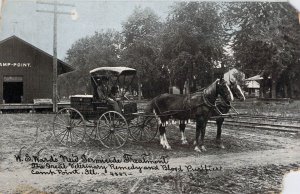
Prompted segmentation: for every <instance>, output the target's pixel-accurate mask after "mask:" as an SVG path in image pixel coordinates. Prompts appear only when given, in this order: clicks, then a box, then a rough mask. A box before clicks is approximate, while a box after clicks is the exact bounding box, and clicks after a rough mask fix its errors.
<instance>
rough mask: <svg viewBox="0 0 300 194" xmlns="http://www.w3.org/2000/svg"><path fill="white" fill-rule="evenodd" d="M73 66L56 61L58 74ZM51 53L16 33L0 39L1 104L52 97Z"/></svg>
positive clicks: (28, 101)
mask: <svg viewBox="0 0 300 194" xmlns="http://www.w3.org/2000/svg"><path fill="white" fill-rule="evenodd" d="M73 70H74V69H73V68H72V67H71V66H70V65H68V64H66V63H65V62H63V61H61V60H59V59H58V60H57V74H58V75H61V74H64V73H67V72H70V71H73ZM52 77H53V56H51V55H49V54H48V53H46V52H44V51H42V50H41V49H39V48H37V47H35V46H33V45H31V44H29V43H28V42H26V41H24V40H22V39H21V38H18V37H17V36H12V37H9V38H7V39H5V40H2V41H0V104H10V103H33V101H34V99H52V96H53V95H52V94H53V82H52V80H53V79H52Z"/></svg>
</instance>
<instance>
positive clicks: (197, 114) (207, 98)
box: [53, 67, 245, 151]
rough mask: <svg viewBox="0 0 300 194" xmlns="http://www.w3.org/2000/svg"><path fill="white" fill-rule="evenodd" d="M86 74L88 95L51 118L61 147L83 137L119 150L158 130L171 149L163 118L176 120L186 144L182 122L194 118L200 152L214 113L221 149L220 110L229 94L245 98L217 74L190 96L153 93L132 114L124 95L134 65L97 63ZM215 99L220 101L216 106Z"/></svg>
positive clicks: (226, 107) (132, 106) (226, 106)
mask: <svg viewBox="0 0 300 194" xmlns="http://www.w3.org/2000/svg"><path fill="white" fill-rule="evenodd" d="M90 75H91V83H92V84H91V85H92V86H93V95H74V96H71V98H70V100H71V108H64V109H61V110H60V111H58V113H57V114H56V116H55V118H54V122H53V134H54V137H55V138H56V139H57V140H58V141H59V142H60V143H61V144H63V145H66V146H76V145H78V144H80V143H81V142H82V141H84V139H86V137H89V138H91V139H94V140H97V141H99V142H101V144H102V145H103V146H105V147H107V148H120V147H122V146H123V145H124V144H125V143H126V141H127V139H128V137H131V138H132V139H133V140H136V141H140V142H148V141H151V140H152V139H154V137H155V136H156V134H157V132H158V129H159V132H160V144H162V146H163V147H164V148H166V149H171V147H170V145H169V144H168V141H167V138H166V134H165V132H166V130H165V127H166V122H167V121H168V120H169V119H176V120H179V121H180V125H179V129H180V131H181V135H182V138H181V140H182V143H183V144H186V143H187V140H186V137H185V134H184V131H185V123H186V121H187V120H189V119H191V118H192V119H194V120H195V121H196V139H195V142H196V147H195V150H196V151H200V148H201V150H205V147H204V145H203V142H204V136H205V128H206V124H207V121H208V119H209V118H211V117H212V116H217V117H218V119H217V124H218V130H217V138H216V139H217V142H219V145H220V147H224V146H223V145H222V142H221V126H222V123H223V121H224V117H226V116H228V115H230V114H226V113H228V112H229V110H230V109H233V110H235V109H234V108H233V107H232V106H231V105H230V101H232V100H233V99H234V97H233V95H235V96H236V97H237V98H238V99H241V100H244V99H245V98H244V95H243V92H242V90H241V88H240V87H239V86H238V85H237V84H236V83H231V82H230V83H229V84H228V81H226V80H224V79H223V78H220V79H217V80H216V81H215V82H213V83H212V84H211V85H210V86H208V87H207V88H205V89H204V90H203V91H200V92H196V93H193V94H188V95H175V94H162V95H159V96H157V97H155V98H154V99H152V100H151V101H150V102H149V103H148V106H147V107H146V109H145V111H144V112H138V109H137V103H136V102H133V101H131V100H129V99H128V98H127V97H126V93H127V91H128V89H129V87H130V86H131V85H132V82H133V80H134V78H135V76H136V70H135V69H132V68H128V67H100V68H96V69H94V70H91V71H90ZM116 94H119V95H116ZM117 96H118V97H117ZM218 97H221V99H223V100H222V101H223V102H224V103H225V104H224V103H221V104H217V103H216V102H217V99H218ZM224 113H225V114H224ZM158 122H160V123H159V125H158ZM200 135H201V138H200V140H199V137H200ZM199 147H200V148H199Z"/></svg>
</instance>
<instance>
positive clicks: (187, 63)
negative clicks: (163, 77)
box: [160, 2, 227, 89]
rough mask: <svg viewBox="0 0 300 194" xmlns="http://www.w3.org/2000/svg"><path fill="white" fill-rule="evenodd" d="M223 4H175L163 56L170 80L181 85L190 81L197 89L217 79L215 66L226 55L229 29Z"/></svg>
mask: <svg viewBox="0 0 300 194" xmlns="http://www.w3.org/2000/svg"><path fill="white" fill-rule="evenodd" d="M223 22H224V21H223V19H222V17H221V4H218V3H211V2H181V3H177V4H175V6H174V7H173V8H172V10H171V12H170V14H169V17H168V19H167V22H166V24H165V25H164V26H165V27H164V29H163V31H162V51H161V53H160V60H162V61H164V64H165V65H164V67H165V68H166V69H167V72H169V74H170V75H169V77H170V79H172V80H170V81H169V83H173V82H174V83H176V85H177V86H178V87H179V88H180V89H182V87H183V83H184V82H187V83H188V84H189V87H190V88H194V89H195V84H196V83H195V82H198V84H200V85H201V86H202V87H204V86H207V85H208V84H209V83H211V82H212V81H213V79H214V75H213V72H214V68H215V67H217V66H218V64H219V63H220V61H222V58H224V53H225V51H224V46H225V44H226V41H227V39H226V37H227V36H226V31H225V29H224V25H223Z"/></svg>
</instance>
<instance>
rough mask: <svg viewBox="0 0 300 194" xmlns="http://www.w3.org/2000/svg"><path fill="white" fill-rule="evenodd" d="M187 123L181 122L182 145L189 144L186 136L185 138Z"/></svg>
mask: <svg viewBox="0 0 300 194" xmlns="http://www.w3.org/2000/svg"><path fill="white" fill-rule="evenodd" d="M185 126H186V125H185V123H184V120H181V121H180V124H179V129H180V133H181V144H182V145H186V144H188V142H187V140H186V136H185V133H184V130H185Z"/></svg>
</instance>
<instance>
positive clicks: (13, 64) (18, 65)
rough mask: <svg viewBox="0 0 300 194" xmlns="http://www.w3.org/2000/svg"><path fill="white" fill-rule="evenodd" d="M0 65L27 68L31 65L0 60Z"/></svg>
mask: <svg viewBox="0 0 300 194" xmlns="http://www.w3.org/2000/svg"><path fill="white" fill-rule="evenodd" d="M0 67H23V68H29V67H31V63H5V62H0Z"/></svg>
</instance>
